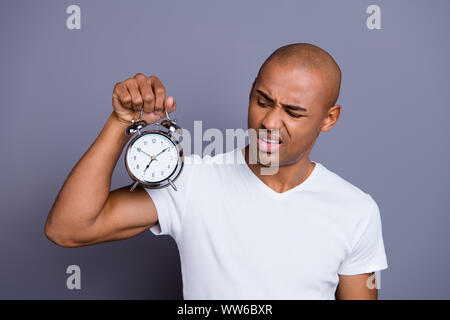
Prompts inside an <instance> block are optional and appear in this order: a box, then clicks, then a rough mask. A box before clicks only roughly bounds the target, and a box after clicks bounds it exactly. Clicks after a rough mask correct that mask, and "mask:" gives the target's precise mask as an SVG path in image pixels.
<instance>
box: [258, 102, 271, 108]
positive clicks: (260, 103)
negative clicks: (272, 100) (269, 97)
mask: <svg viewBox="0 0 450 320" xmlns="http://www.w3.org/2000/svg"><path fill="white" fill-rule="evenodd" d="M258 104H259V105H260V106H261V107H268V106H269V105H268V104H267V103H263V102H261V101H258Z"/></svg>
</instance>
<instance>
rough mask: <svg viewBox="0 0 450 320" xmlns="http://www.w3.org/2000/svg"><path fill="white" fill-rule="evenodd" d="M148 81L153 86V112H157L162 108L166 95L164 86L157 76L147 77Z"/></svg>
mask: <svg viewBox="0 0 450 320" xmlns="http://www.w3.org/2000/svg"><path fill="white" fill-rule="evenodd" d="M149 82H150V83H151V86H152V88H153V92H154V94H155V113H156V114H158V113H159V112H162V111H163V109H164V106H163V103H164V97H165V96H166V88H165V87H164V86H163V84H162V83H161V81H160V80H159V78H158V77H155V76H152V77H150V78H149Z"/></svg>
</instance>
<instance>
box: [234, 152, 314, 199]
mask: <svg viewBox="0 0 450 320" xmlns="http://www.w3.org/2000/svg"><path fill="white" fill-rule="evenodd" d="M235 150H236V153H237V154H238V158H239V160H238V164H241V165H242V166H243V168H242V171H243V172H244V174H245V175H246V176H248V178H249V179H250V180H251V181H253V183H252V184H254V185H256V186H258V188H260V189H261V190H262V191H263V192H265V193H266V194H268V195H269V196H271V197H273V198H276V199H284V198H286V197H287V196H289V195H291V194H292V193H295V192H298V191H300V190H305V189H306V188H307V187H308V186H309V185H310V184H311V183H313V182H314V180H316V179H317V176H318V175H319V171H320V170H321V169H322V164H321V163H319V162H315V161H312V160H311V161H312V162H313V163H314V164H315V166H314V169H313V171H312V172H311V173H310V174H309V176H308V177H307V178H306V179H305V180H304V181H303V182H302V183H300V184H299V185H297V186H295V187H293V188H291V189H289V190H287V191H285V192H282V193H279V192H276V191H275V190H273V189H272V188H270V187H269V186H268V185H266V184H265V183H264V182H263V181H262V180H261V179H260V178H259V177H258V176H257V175H256V174H255V173H254V172H253V171H252V169H250V167H249V166H248V164H247V162H246V161H245V156H244V150H245V148H242V149H240V148H237V149H235Z"/></svg>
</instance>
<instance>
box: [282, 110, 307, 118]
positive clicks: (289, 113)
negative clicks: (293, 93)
mask: <svg viewBox="0 0 450 320" xmlns="http://www.w3.org/2000/svg"><path fill="white" fill-rule="evenodd" d="M286 112H287V114H288V115H290V116H291V117H294V118H301V117H304V116H303V115H301V114H295V113H292V112H290V111H288V110H286Z"/></svg>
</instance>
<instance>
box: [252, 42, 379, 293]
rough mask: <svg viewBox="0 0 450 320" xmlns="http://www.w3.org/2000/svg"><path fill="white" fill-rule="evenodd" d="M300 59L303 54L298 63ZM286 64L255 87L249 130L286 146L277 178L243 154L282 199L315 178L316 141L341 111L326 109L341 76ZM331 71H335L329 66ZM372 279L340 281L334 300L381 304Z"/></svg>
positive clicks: (277, 64)
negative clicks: (270, 133) (273, 133)
mask: <svg viewBox="0 0 450 320" xmlns="http://www.w3.org/2000/svg"><path fill="white" fill-rule="evenodd" d="M313 49H314V48H313ZM317 54H321V52H318V53H317ZM311 55H314V52H313V53H311V52H310V53H309V54H307V55H303V58H304V59H309V58H310V56H311ZM301 59H302V56H301V53H300V58H299V59H297V61H301ZM285 61H286V59H283V58H278V57H275V58H272V59H271V60H270V61H268V62H266V63H265V65H263V67H262V68H261V70H260V72H259V74H258V76H257V78H256V79H255V81H254V83H253V86H252V89H251V92H250V102H249V109H248V127H249V128H252V129H255V130H258V129H267V130H273V129H277V130H279V131H278V132H279V133H278V134H279V136H280V140H281V142H282V143H281V145H280V148H279V150H278V157H279V169H278V172H277V173H276V174H273V175H262V174H261V173H260V172H261V170H260V169H261V168H262V167H264V166H265V164H261V163H259V162H258V163H250V161H249V147H248V146H247V148H246V149H245V158H246V162H247V164H248V166H249V167H250V169H251V170H252V171H253V172H254V174H255V175H256V176H258V178H259V179H261V181H262V182H264V183H265V184H266V185H267V186H268V187H270V188H271V189H273V190H274V191H276V192H278V193H283V192H286V191H287V190H290V189H292V188H294V187H295V186H297V185H299V184H301V183H302V182H303V181H305V180H306V178H307V177H308V176H309V175H310V174H311V172H312V171H313V170H314V167H315V164H314V163H313V162H312V161H311V160H310V159H309V154H310V152H311V150H312V148H313V146H314V144H315V142H316V140H317V137H318V136H319V134H320V132H327V131H329V130H331V128H333V127H334V126H335V125H336V123H337V121H338V119H339V115H340V113H341V106H340V105H333V106H328V105H327V103H328V102H329V101H328V100H329V97H330V94H329V91H330V90H333V83H327V81H328V82H329V78H327V76H329V75H330V73H333V72H335V74H336V73H337V71H333V70H331V71H330V70H328V71H325V72H324V70H322V69H320V68H303V66H302V65H300V66H299V65H298V64H296V63H295V62H289V63H286V62H285ZM291 61H292V60H291ZM328 65H329V66H332V64H331V63H329V64H328ZM339 76H340V72H339ZM335 87H336V85H335ZM335 87H334V89H335ZM370 276H371V273H367V274H359V275H339V285H338V288H337V290H336V299H371V300H374V299H377V296H378V293H377V289H369V287H368V286H367V280H368V278H369V277H370Z"/></svg>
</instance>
